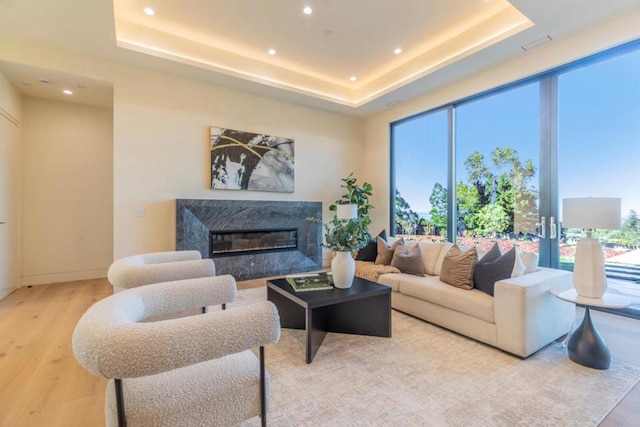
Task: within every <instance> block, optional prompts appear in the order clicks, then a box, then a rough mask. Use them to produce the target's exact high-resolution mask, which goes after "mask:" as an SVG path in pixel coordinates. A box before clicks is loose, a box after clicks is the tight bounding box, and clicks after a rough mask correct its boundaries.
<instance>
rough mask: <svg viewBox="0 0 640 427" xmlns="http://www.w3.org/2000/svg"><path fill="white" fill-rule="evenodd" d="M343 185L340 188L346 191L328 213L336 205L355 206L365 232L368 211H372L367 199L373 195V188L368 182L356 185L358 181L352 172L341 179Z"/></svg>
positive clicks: (330, 208)
mask: <svg viewBox="0 0 640 427" xmlns="http://www.w3.org/2000/svg"><path fill="white" fill-rule="evenodd" d="M342 182H343V184H342V185H340V187H342V188H344V189H346V190H347V192H346V193H345V194H344V195H342V197H341V198H340V199H338V200H336V201H335V203H334V204H332V205H330V206H329V210H330V211H335V210H336V209H337V205H356V206H357V207H358V218H360V220H361V221H362V224H363V226H364V229H365V230H367V229H368V227H369V225H370V224H371V218H369V210H371V209H373V206H372V205H371V203H369V197H371V196H372V195H373V186H372V185H371V184H369V183H368V182H365V183H364V184H362V186H360V185H358V180H357V179H356V178H354V176H353V172H352V173H350V174H349V176H348V177H346V178H342Z"/></svg>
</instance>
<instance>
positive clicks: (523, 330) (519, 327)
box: [494, 268, 575, 357]
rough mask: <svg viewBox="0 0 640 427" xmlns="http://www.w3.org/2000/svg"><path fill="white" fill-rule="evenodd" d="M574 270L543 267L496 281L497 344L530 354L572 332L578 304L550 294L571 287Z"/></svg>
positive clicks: (522, 354)
mask: <svg viewBox="0 0 640 427" xmlns="http://www.w3.org/2000/svg"><path fill="white" fill-rule="evenodd" d="M571 277H572V275H571V272H568V271H563V270H556V269H550V268H540V269H538V270H536V271H535V272H533V273H529V274H525V275H523V276H519V277H512V278H509V279H505V280H500V281H498V282H496V283H495V289H494V315H495V322H496V334H497V337H496V338H497V344H498V347H500V348H501V349H503V350H505V351H507V352H509V353H513V354H515V355H518V356H521V357H527V356H529V355H531V354H533V353H534V352H536V351H537V350H539V349H540V348H542V347H544V346H545V345H547V344H549V343H550V342H551V341H553V340H555V339H557V338H558V337H561V336H562V335H564V334H566V333H567V332H569V330H570V329H571V326H572V325H573V322H574V321H575V305H574V304H571V303H568V302H566V301H562V300H560V299H559V298H556V297H554V296H553V295H552V294H551V292H550V291H551V289H560V290H565V289H569V288H571V286H572V284H571Z"/></svg>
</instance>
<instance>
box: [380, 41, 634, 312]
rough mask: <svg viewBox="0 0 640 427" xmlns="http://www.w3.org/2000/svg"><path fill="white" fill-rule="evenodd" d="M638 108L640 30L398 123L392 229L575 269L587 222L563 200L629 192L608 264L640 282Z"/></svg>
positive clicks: (611, 271) (609, 242) (610, 237)
mask: <svg viewBox="0 0 640 427" xmlns="http://www.w3.org/2000/svg"><path fill="white" fill-rule="evenodd" d="M638 117H640V41H636V42H632V43H629V44H627V45H625V46H621V47H619V48H616V49H612V50H611V51H609V52H605V53H602V54H598V55H595V56H594V57H592V58H587V59H584V60H581V61H579V62H576V63H573V64H569V65H566V66H563V67H560V68H558V69H556V70H552V71H550V72H547V73H544V74H543V75H540V76H537V77H533V78H528V79H527V80H526V81H522V82H514V83H513V84H511V85H508V86H505V87H502V88H499V89H496V90H494V91H490V92H487V93H483V94H478V95H475V96H473V97H471V98H469V99H464V100H460V101H456V102H453V103H452V104H450V105H446V106H443V107H441V108H440V109H438V110H434V111H431V112H427V113H424V114H422V115H418V116H414V117H412V118H411V119H406V120H403V121H400V122H397V123H394V124H392V141H391V144H392V165H391V170H392V178H391V180H392V182H391V184H392V185H391V188H392V191H393V192H394V194H395V199H394V200H395V205H394V206H393V210H394V211H393V214H394V218H396V219H395V221H394V224H396V226H395V227H394V229H393V230H392V232H395V234H403V235H405V236H406V235H409V236H413V237H414V238H417V239H425V238H429V239H434V238H436V237H439V238H442V237H446V238H448V239H449V240H457V241H462V242H461V243H463V244H489V243H490V242H491V241H498V242H499V243H500V245H501V247H502V248H503V249H506V248H509V247H511V246H514V245H515V246H518V247H519V249H520V250H525V251H532V252H538V253H539V254H540V265H542V266H551V267H560V268H565V269H569V270H571V269H572V268H573V254H574V252H575V244H576V241H577V238H578V237H579V235H580V233H581V230H571V229H569V230H568V229H566V228H563V227H562V224H561V215H560V212H561V209H562V199H563V198H567V197H590V196H592V197H620V198H621V199H622V215H623V218H622V219H621V220H622V221H621V222H622V229H621V230H608V231H605V230H602V231H598V233H597V235H596V237H598V238H599V239H600V240H601V241H602V242H603V246H604V247H605V258H606V260H605V262H606V265H607V273H608V275H609V276H610V277H615V278H618V279H621V280H625V281H626V283H627V284H631V285H640V218H639V217H638V215H639V214H640V184H638V182H639V181H638V177H640V120H639V119H638ZM453 200H455V203H454V206H451V205H452V201H453ZM399 213H400V215H399ZM425 236H426V237H425ZM637 309H640V307H637Z"/></svg>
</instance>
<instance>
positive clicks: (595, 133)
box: [558, 51, 640, 309]
mask: <svg viewBox="0 0 640 427" xmlns="http://www.w3.org/2000/svg"><path fill="white" fill-rule="evenodd" d="M558 117H559V119H558V188H559V195H558V198H559V201H560V203H562V199H564V198H570V197H620V198H621V199H622V212H621V214H622V218H621V224H622V227H621V229H620V230H597V231H596V234H595V236H594V237H596V238H598V239H599V240H600V242H601V243H602V246H603V249H604V256H605V267H606V271H607V276H608V277H609V278H612V279H617V280H620V281H623V282H626V283H628V284H633V285H635V287H636V288H637V286H638V284H640V220H639V218H638V214H639V213H640V190H639V188H640V187H639V186H638V185H639V184H638V177H639V176H640V173H639V172H640V120H638V117H640V51H635V52H630V53H626V54H623V55H620V56H616V57H612V58H609V59H606V60H603V61H600V62H596V63H593V64H591V65H588V66H585V67H581V68H578V69H575V70H570V71H567V72H565V73H562V74H560V75H559V76H558ZM560 211H561V209H560ZM581 235H582V231H581V230H577V229H566V228H562V230H561V238H560V240H559V251H560V254H559V260H560V264H559V265H560V268H563V269H566V270H573V263H574V256H575V245H576V242H577V240H578V239H579V237H580V236H581ZM637 289H639V290H640V288H637ZM638 308H639V309H640V307H638Z"/></svg>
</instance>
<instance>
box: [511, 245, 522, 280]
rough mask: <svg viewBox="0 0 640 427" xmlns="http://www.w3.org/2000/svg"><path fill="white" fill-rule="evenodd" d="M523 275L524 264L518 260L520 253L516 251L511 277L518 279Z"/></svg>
mask: <svg viewBox="0 0 640 427" xmlns="http://www.w3.org/2000/svg"><path fill="white" fill-rule="evenodd" d="M523 274H524V262H522V259H521V258H520V252H517V251H516V261H515V262H514V263H513V270H512V271H511V277H518V276H522V275H523Z"/></svg>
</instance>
